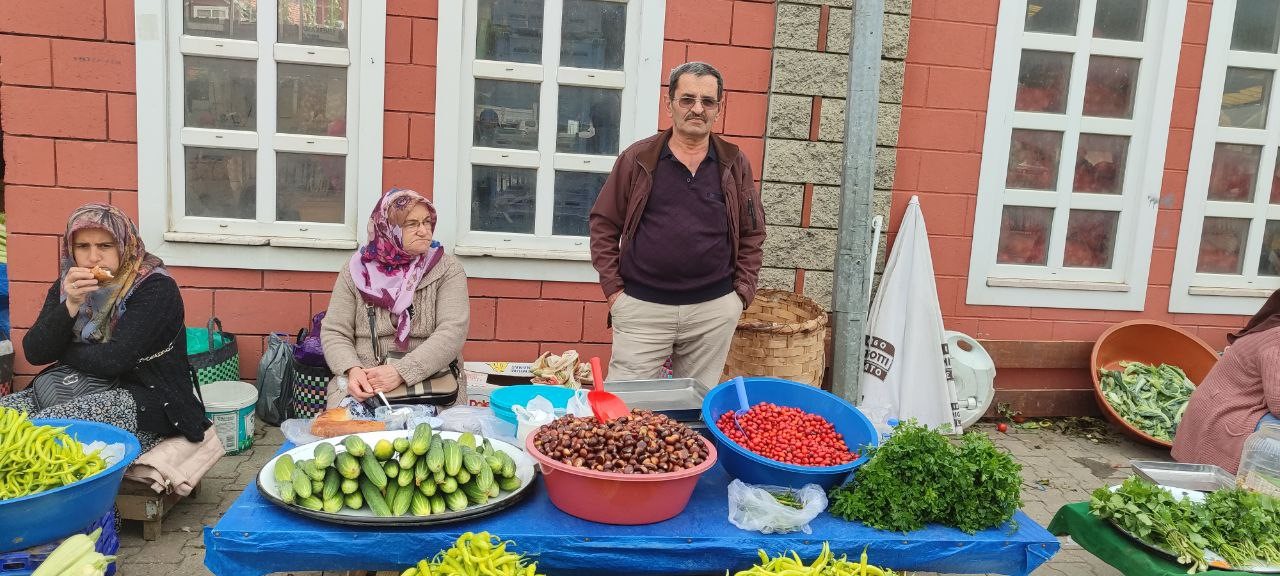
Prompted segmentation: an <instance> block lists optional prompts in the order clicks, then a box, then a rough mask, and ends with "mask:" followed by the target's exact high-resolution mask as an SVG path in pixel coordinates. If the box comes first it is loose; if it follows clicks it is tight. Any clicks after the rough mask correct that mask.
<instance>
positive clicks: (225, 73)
mask: <svg viewBox="0 0 1280 576" xmlns="http://www.w3.org/2000/svg"><path fill="white" fill-rule="evenodd" d="M182 62H183V67H184V69H185V70H184V74H183V78H184V81H185V90H184V91H183V109H184V111H185V113H184V116H185V117H186V118H185V122H186V124H185V125H186V126H190V127H192V128H225V129H228V130H254V129H256V128H257V127H258V116H257V112H256V109H257V106H255V104H256V100H255V99H254V93H255V91H256V90H257V86H258V76H257V63H256V62H253V61H251V60H229V59H226V58H205V57H203V56H186V57H184V58H183V61H182Z"/></svg>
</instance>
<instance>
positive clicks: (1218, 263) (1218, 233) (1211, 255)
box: [1196, 218, 1249, 274]
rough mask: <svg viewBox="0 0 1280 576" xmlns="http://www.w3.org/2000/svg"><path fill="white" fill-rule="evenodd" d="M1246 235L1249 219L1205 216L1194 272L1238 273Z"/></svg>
mask: <svg viewBox="0 0 1280 576" xmlns="http://www.w3.org/2000/svg"><path fill="white" fill-rule="evenodd" d="M1248 235H1249V221H1248V220H1245V219H1243V218H1205V219H1204V229H1203V231H1202V232H1201V233H1200V255H1199V258H1198V259H1197V260H1198V261H1197V262H1196V272H1204V273H1207V274H1239V273H1240V268H1241V257H1242V256H1243V255H1244V245H1245V239H1246V238H1247V237H1248Z"/></svg>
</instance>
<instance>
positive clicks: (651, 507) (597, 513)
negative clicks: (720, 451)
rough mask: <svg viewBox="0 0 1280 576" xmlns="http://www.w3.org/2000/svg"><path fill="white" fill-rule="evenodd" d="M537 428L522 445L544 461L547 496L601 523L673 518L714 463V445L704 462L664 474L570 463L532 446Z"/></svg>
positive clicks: (567, 510) (574, 513)
mask: <svg viewBox="0 0 1280 576" xmlns="http://www.w3.org/2000/svg"><path fill="white" fill-rule="evenodd" d="M537 436H538V432H537V431H536V430H535V431H534V432H533V433H531V434H529V437H528V438H526V439H525V442H524V449H525V452H527V453H528V454H529V455H530V456H532V457H533V459H534V460H537V461H538V464H540V465H541V466H542V477H543V480H544V481H545V482H546V484H547V496H549V497H550V498H551V503H552V504H555V506H556V508H559V509H560V510H562V511H564V513H566V514H569V515H570V516H577V517H578V518H582V519H583V520H590V521H592V522H600V523H601V524H625V525H634V524H653V523H654V522H661V521H663V520H668V519H670V518H673V517H675V516H676V515H677V514H679V513H681V512H683V511H684V507H685V506H686V505H688V504H689V496H691V495H692V494H693V487H694V486H695V485H697V483H698V477H699V476H701V475H702V473H703V472H706V471H707V470H709V469H710V468H711V467H712V466H714V465H715V463H716V447H715V445H713V444H712V443H711V442H710V441H709V440H707V439H706V438H700V439H701V440H702V442H703V444H704V445H705V446H706V447H707V459H706V460H705V461H703V462H702V463H701V464H699V465H697V466H694V467H693V468H688V469H685V470H680V471H678V472H666V473H663V474H620V473H617V472H597V471H595V470H587V469H586V468H578V467H575V466H570V465H568V464H565V463H563V462H559V461H557V460H552V459H551V458H548V457H547V456H546V455H545V454H543V453H542V452H539V451H538V449H537V448H536V447H535V446H534V442H533V439H534V438H536V437H537Z"/></svg>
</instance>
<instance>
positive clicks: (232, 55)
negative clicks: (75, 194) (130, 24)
mask: <svg viewBox="0 0 1280 576" xmlns="http://www.w3.org/2000/svg"><path fill="white" fill-rule="evenodd" d="M134 12H135V27H136V30H137V71H138V72H137V74H138V79H137V80H138V82H137V84H138V120H139V122H138V125H139V127H138V193H139V196H138V204H139V220H140V222H139V225H140V231H141V233H142V235H143V239H144V240H145V241H146V243H147V247H148V249H149V250H151V251H152V252H155V253H156V254H158V255H160V256H161V257H162V258H165V259H166V261H169V262H171V263H173V264H180V265H192V266H219V267H234V268H259V269H280V270H333V269H336V268H337V267H338V265H339V263H340V262H341V261H342V260H343V259H345V258H347V257H349V256H350V251H351V250H353V249H354V248H355V247H356V246H357V245H358V242H360V241H361V240H363V235H364V234H365V226H364V222H365V219H366V217H367V215H368V212H369V210H371V209H372V206H373V204H374V203H375V202H376V201H377V198H378V196H379V194H380V192H381V188H382V182H381V180H382V164H381V163H382V158H381V157H382V114H383V111H382V108H383V75H384V65H383V55H384V53H385V42H386V33H385V28H386V2H385V0H167V1H166V0H135V4H134Z"/></svg>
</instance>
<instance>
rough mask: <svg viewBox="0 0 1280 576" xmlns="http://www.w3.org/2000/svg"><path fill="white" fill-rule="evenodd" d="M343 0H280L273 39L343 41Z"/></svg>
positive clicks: (316, 43) (321, 43)
mask: <svg viewBox="0 0 1280 576" xmlns="http://www.w3.org/2000/svg"><path fill="white" fill-rule="evenodd" d="M348 8H349V7H348V5H347V0H283V1H282V2H280V8H279V10H280V11H279V14H280V18H279V21H280V26H279V32H278V36H277V40H276V41H277V42H280V43H283V44H310V45H313V46H340V47H345V46H346V45H347V21H348V20H347V17H348V14H347V10H348Z"/></svg>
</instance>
